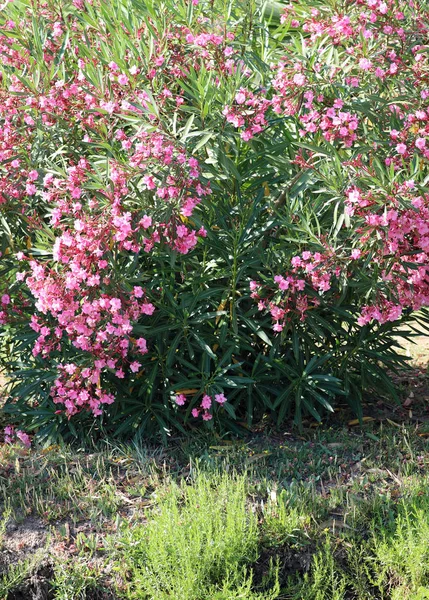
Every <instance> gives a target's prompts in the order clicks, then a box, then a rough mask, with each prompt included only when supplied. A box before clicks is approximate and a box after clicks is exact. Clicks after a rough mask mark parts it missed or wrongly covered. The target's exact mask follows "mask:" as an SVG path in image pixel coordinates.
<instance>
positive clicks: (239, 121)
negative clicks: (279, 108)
mask: <svg viewBox="0 0 429 600" xmlns="http://www.w3.org/2000/svg"><path fill="white" fill-rule="evenodd" d="M270 105H271V102H270V101H269V100H268V99H267V98H265V94H264V91H260V92H258V93H253V92H251V91H250V90H248V89H246V88H240V90H239V91H238V92H237V94H236V95H235V99H234V104H233V105H232V106H225V108H224V109H223V111H222V114H223V115H224V117H225V118H226V120H227V121H228V123H232V124H233V125H234V127H236V128H240V129H242V130H243V131H242V132H241V138H242V139H243V140H244V141H246V142H248V141H249V140H251V139H252V138H253V137H255V135H257V134H258V133H261V132H262V131H263V130H264V128H265V127H266V126H267V120H266V117H265V115H266V112H267V111H268V109H269V108H270Z"/></svg>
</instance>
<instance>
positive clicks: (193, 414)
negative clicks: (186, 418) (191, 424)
mask: <svg viewBox="0 0 429 600" xmlns="http://www.w3.org/2000/svg"><path fill="white" fill-rule="evenodd" d="M191 414H192V416H193V417H195V418H197V417H198V415H199V414H200V411H199V410H198V408H193V409H192V410H191Z"/></svg>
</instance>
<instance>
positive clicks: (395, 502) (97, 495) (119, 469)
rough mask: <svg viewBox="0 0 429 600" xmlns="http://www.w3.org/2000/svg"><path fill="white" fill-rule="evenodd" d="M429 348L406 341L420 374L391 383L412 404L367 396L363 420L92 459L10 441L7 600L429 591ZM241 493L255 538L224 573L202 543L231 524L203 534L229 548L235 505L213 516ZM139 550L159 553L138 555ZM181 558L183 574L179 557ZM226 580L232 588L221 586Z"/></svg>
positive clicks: (340, 417)
mask: <svg viewBox="0 0 429 600" xmlns="http://www.w3.org/2000/svg"><path fill="white" fill-rule="evenodd" d="M428 347H429V344H428V342H427V340H426V339H423V338H422V339H421V340H420V343H419V345H418V346H415V347H414V348H412V349H411V348H410V350H411V352H413V353H414V354H413V362H412V368H411V369H410V370H409V371H407V372H405V373H403V374H401V376H396V379H395V381H396V383H397V386H398V390H399V391H400V396H401V399H402V403H401V404H399V405H394V404H391V403H390V402H388V401H387V400H386V399H382V398H380V399H379V401H378V402H377V403H375V404H374V403H372V402H371V403H368V404H367V405H366V406H364V423H363V425H362V426H361V425H360V424H359V423H358V422H357V421H356V420H355V419H354V417H353V415H352V414H351V413H350V412H349V411H348V409H347V407H346V406H344V407H341V409H340V410H339V411H338V412H337V414H336V415H335V418H334V419H332V420H331V422H326V423H323V424H322V425H320V426H316V423H313V422H310V421H308V422H307V423H305V427H304V429H303V431H302V432H299V433H298V432H296V431H291V430H289V431H283V432H278V431H274V430H272V429H270V427H269V425H268V424H264V423H262V424H260V426H259V427H258V428H255V431H254V432H252V434H251V435H249V437H248V439H244V440H243V439H221V438H217V437H214V436H210V435H208V434H201V435H199V436H197V437H196V438H195V439H194V440H193V441H189V440H183V439H180V438H177V439H172V440H171V442H170V445H169V447H160V446H153V447H151V446H150V445H146V446H138V445H134V446H120V445H111V444H106V445H105V446H104V447H97V448H96V449H93V450H92V451H88V449H86V450H85V451H82V450H81V451H79V450H77V449H72V448H69V447H60V446H52V447H50V448H38V447H35V448H33V449H31V450H26V449H24V448H19V447H9V446H5V445H3V446H1V447H0V506H1V512H2V519H1V521H0V598H7V600H15V599H18V598H25V599H28V600H31V599H34V600H35V599H37V600H42V599H47V598H55V599H58V600H74V599H76V600H77V599H80V598H99V599H103V598H104V599H107V598H110V599H114V598H118V599H119V598H130V599H131V598H157V599H158V598H176V597H177V598H179V597H180V598H183V599H185V600H186V599H188V598H189V599H191V598H195V599H196V600H197V599H198V598H201V599H202V598H211V597H213V598H224V599H225V600H229V599H230V598H261V599H268V598H297V599H298V598H308V599H311V598H314V599H317V600H322V599H323V598H326V599H328V598H329V599H331V598H333V599H335V598H337V599H338V600H340V599H346V598H350V599H352V598H362V599H364V598H392V599H399V598H404V599H406V598H410V599H414V600H418V599H419V598H426V597H429V577H428V573H429V556H428V555H427V550H426V545H427V544H426V542H425V541H424V540H423V539H420V537H419V536H420V534H422V532H426V530H425V527H426V528H427V532H429V517H427V516H426V515H427V514H428V510H427V509H429V500H428V498H427V468H428V465H429V448H428V439H429V411H428V406H429V403H428V400H429V391H428V390H429V388H428V377H427V373H426V369H425V363H426V361H427V356H428ZM410 350H408V351H410ZM406 351H407V349H406ZM219 477H221V478H222V477H226V478H227V479H226V480H225V481H223V480H222V481H221V480H220V479H219ZM177 482H178V483H177ZM183 482H184V483H183ZM207 482H208V483H207ZM240 485H242V486H243V502H244V508H243V510H244V511H245V514H246V515H247V516H246V518H245V520H244V521H243V525H242V527H243V528H244V529H243V530H242V531H241V530H240V531H239V530H237V531H234V532H233V537H232V539H234V537H237V536H238V537H239V536H240V535H241V534H242V535H243V539H245V540H253V539H254V545H253V546H251V545H250V546H249V548H247V549H246V551H244V550H242V549H240V548H237V549H236V554H235V555H234V557H233V559H231V561H232V562H231V563H225V562H222V561H224V558H222V560H220V559H219V560H220V562H219V565H218V567H217V568H218V569H219V571H218V573H217V574H216V573H214V572H213V570H212V566H207V568H206V567H205V566H204V564H205V563H204V560H205V559H204V558H203V557H202V556H201V558H199V556H200V554H201V552H202V549H201V548H199V547H197V546H198V544H199V543H201V540H200V537H201V536H202V535H203V534H202V533H201V532H202V531H203V530H204V527H205V526H206V524H207V523H209V522H210V520H212V521H213V523H215V522H216V523H218V522H219V524H220V525H219V527H220V530H219V540H218V541H216V540H217V538H216V533H215V528H214V525H211V526H210V527H211V529H210V534H208V535H209V537H210V536H213V540H212V541H213V544H214V545H215V546H216V544H218V543H219V544H221V542H222V537H224V536H226V535H227V533H225V532H227V531H228V527H230V523H229V521H228V519H229V517H228V515H227V512H228V510H229V509H228V508H227V506H228V505H225V509H224V510H225V511H226V512H225V514H224V513H223V512H222V514H220V513H218V512H216V511H217V508H216V506H217V504H219V503H222V502H223V500H222V498H223V496H222V494H221V492H220V491H219V490H220V489H223V488H222V486H224V488H225V490H226V492H225V493H226V495H227V497H228V498H229V499H230V498H231V495H233V494H235V493H236V492H237V490H238V488H239V487H240ZM192 490H194V492H192ZM192 493H194V496H192ZM237 493H238V492H237ZM213 498H214V500H213ZM212 500H213V502H212ZM231 502H232V500H230V501H229V503H231ZM237 502H238V504H237V506H236V510H237V511H238V512H237V515H238V516H237V515H236V516H235V517H234V522H240V516H239V514H241V513H239V511H240V510H241V509H240V508H239V504H240V502H239V497H238V496H237ZM202 504H204V510H205V511H206V513H205V514H204V517H203V516H202V515H201V523H200V522H199V521H198V519H199V516H198V514H199V511H200V506H201V505H202ZM190 507H193V508H192V511H193V513H192V515H191V516H190V515H189V514H188V512H189V511H190V510H191V508H190ZM187 511H188V512H187ZM165 515H167V516H168V515H169V516H168V519H167V521H166V522H165V523H164V522H162V519H163V518H164V517H165ZM195 515H196V516H195ZM225 515H226V516H225ZM252 515H253V516H255V524H254V525H255V527H254V530H253V529H252V528H251V523H252V522H253V521H252V519H253V516H252ZM165 518H167V517H165ZM219 519H221V520H222V519H226V521H222V522H221V521H219ZM175 520H176V525H175V528H174V529H172V531H171V532H170V533H169V532H168V531H167V529H168V527H169V522H170V521H171V523H173V522H174V521H175ZM249 523H250V525H249ZM403 523H407V527H405V528H404V527H403ZM193 524H194V525H195V524H197V525H198V526H197V527H196V531H194V530H193V529H192V527H193ZM145 527H146V528H147V531H150V532H151V536H152V539H153V538H155V537H156V536H157V535H158V534H159V535H160V537H159V540H158V541H157V546H156V548H155V550H154V554H153V555H151V554H150V548H149V546H150V543H149V542H150V540H149V539H146V538H145V537H144V536H145V535H146V533H145V531H146V530H145V529H144V528H145ZM249 527H250V529H246V528H249ZM142 528H143V529H142ZM166 528H167V529H166ZM159 532H161V533H159ZM181 532H182V533H181ZM192 532H193V533H192ZM427 532H426V533H427ZM182 534H183V536H184V537H183V539H182V538H181V537H180V536H181V535H182ZM170 535H171V539H170V537H169V536H170ZM252 536H253V537H252ZM425 539H426V538H425ZM180 540H181V541H180ZM179 543H181V544H183V546H184V547H183V548H182V549H181V547H180V546H177V548H176V550H175V549H174V548H175V546H174V545H175V544H176V545H178V544H179ZM249 543H250V542H249ZM140 544H141V545H142V547H144V548H146V547H147V548H148V549H147V551H146V550H144V551H143V550H142V554H139V553H137V554H136V552H137V550H136V548H140ZM192 544H195V557H196V558H194V563H195V561H196V562H197V563H198V564H199V567H198V569H196V568H195V569H194V568H193V567H192V565H191V570H190V573H194V571H195V572H196V573H197V574H196V575H195V582H194V583H192V584H191V583H190V584H189V589H188V588H186V589H185V587H186V585H185V584H184V583H183V582H182V580H181V579H180V577H181V573H182V572H184V571H186V568H187V563H186V560H185V558H186V557H184V556H183V555H189V556H190V557H191V556H192V551H193V550H192ZM202 548H203V546H202ZM398 548H400V549H401V552H402V554H401V555H399V554H398V552H399V550H398ZM176 551H177V556H178V557H179V558H178V559H177V561H178V563H180V564H179V566H180V569H179V568H178V570H177V572H176V571H174V566H171V564H170V563H169V562H168V561H169V560H170V558H169V556H170V555H171V556H175V552H176ZM216 551H217V550H216V547H215V548H214V549H213V556H216ZM139 552H140V551H139ZM395 553H396V554H395ZM425 553H426V554H425ZM221 554H222V555H223V554H224V550H223V551H222V552H221ZM158 559H159V561H160V564H158V562H157V561H158ZM189 560H191V558H190V559H189ZM216 560H217V559H216ZM225 560H226V559H225ZM162 561H164V562H162ZM177 561H176V562H177ZM180 561H182V562H180ZM207 561H209V559H207ZM234 561H235V562H234ZM214 562H216V561H214ZM161 563H162V564H161ZM182 563H183V564H182ZM194 563H193V564H194ZM417 563H422V564H423V567H422V569H420V570H418V569H417V571H416V569H415V568H414V567H413V564H417ZM160 565H161V566H160ZM231 565H232V566H231ZM243 566H244V568H245V570H246V573H247V575H245V576H244V575H242V573H243V570H242V568H243ZM161 567H162V568H161ZM204 569H206V570H204ZM234 569H235V570H234ZM170 571H171V573H170ZM142 573H143V574H144V577H143V576H142ZM160 573H164V574H165V573H167V575H168V577H170V579H168V578H167V579H165V581H164V583H163V584H162V585H163V586H164V587H162V586H161V587H160V588H159V589H158V591H157V592H154V591H153V589H155V588H152V587H150V586H151V585H155V584H152V583H150V582H151V581H152V580H151V574H153V575H154V577H155V576H156V577H155V579H154V581H155V580H157V581H158V580H159V577H160ZM221 573H223V575H222V576H220V574H221ZM238 573H241V574H240V575H238ZM167 575H166V577H167ZM243 577H244V578H243ZM187 578H188V579H192V577H191V576H189V575H188V576H187ZM198 578H200V579H198ZM225 578H229V579H228V581H230V580H233V582H232V583H231V582H230V583H228V584H225V583H222V584H221V582H222V581H223V582H224V581H225ZM161 579H162V577H161ZM160 585H161V584H160ZM193 585H194V587H192V586H193ZM225 585H226V586H227V587H226V588H225V589H223V588H222V586H225ZM228 585H230V586H231V587H228ZM169 586H171V587H169ZM183 586H185V587H183ZM201 586H203V588H202V587H201ZM204 586H206V588H204ZM246 586H247V587H246ZM276 586H277V587H276ZM221 588H222V589H221ZM201 589H203V591H201ZM198 590H200V591H198ZM204 590H206V591H204ZM222 590H223V591H222ZM246 590H247V591H246ZM199 594H201V595H199ZM222 594H224V595H222ZM240 594H242V595H240ZM395 594H396V595H395ZM426 594H427V595H426Z"/></svg>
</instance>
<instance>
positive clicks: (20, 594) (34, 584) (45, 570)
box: [6, 564, 118, 600]
mask: <svg viewBox="0 0 429 600" xmlns="http://www.w3.org/2000/svg"><path fill="white" fill-rule="evenodd" d="M53 576H54V571H53V568H52V566H51V565H49V564H47V565H45V566H43V567H40V568H38V569H37V570H36V571H35V572H34V573H32V575H31V576H30V577H28V578H26V580H25V581H24V582H23V583H22V584H20V585H19V586H17V587H16V589H14V590H13V591H12V592H9V594H8V595H7V597H6V600H54V599H55V590H53V588H52V585H51V581H52V579H53ZM79 599H80V600H118V598H117V596H115V595H114V594H113V592H111V591H109V590H104V589H88V590H86V591H85V592H83V593H82V595H81V596H79Z"/></svg>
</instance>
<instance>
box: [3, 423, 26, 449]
mask: <svg viewBox="0 0 429 600" xmlns="http://www.w3.org/2000/svg"><path fill="white" fill-rule="evenodd" d="M17 440H19V441H20V442H21V443H22V444H23V445H24V446H25V447H26V448H30V446H31V438H30V436H29V435H28V433H24V432H23V431H21V430H20V429H17V430H15V428H14V427H13V426H12V425H7V426H6V427H5V428H4V441H5V443H6V444H15V443H16V441H17Z"/></svg>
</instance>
